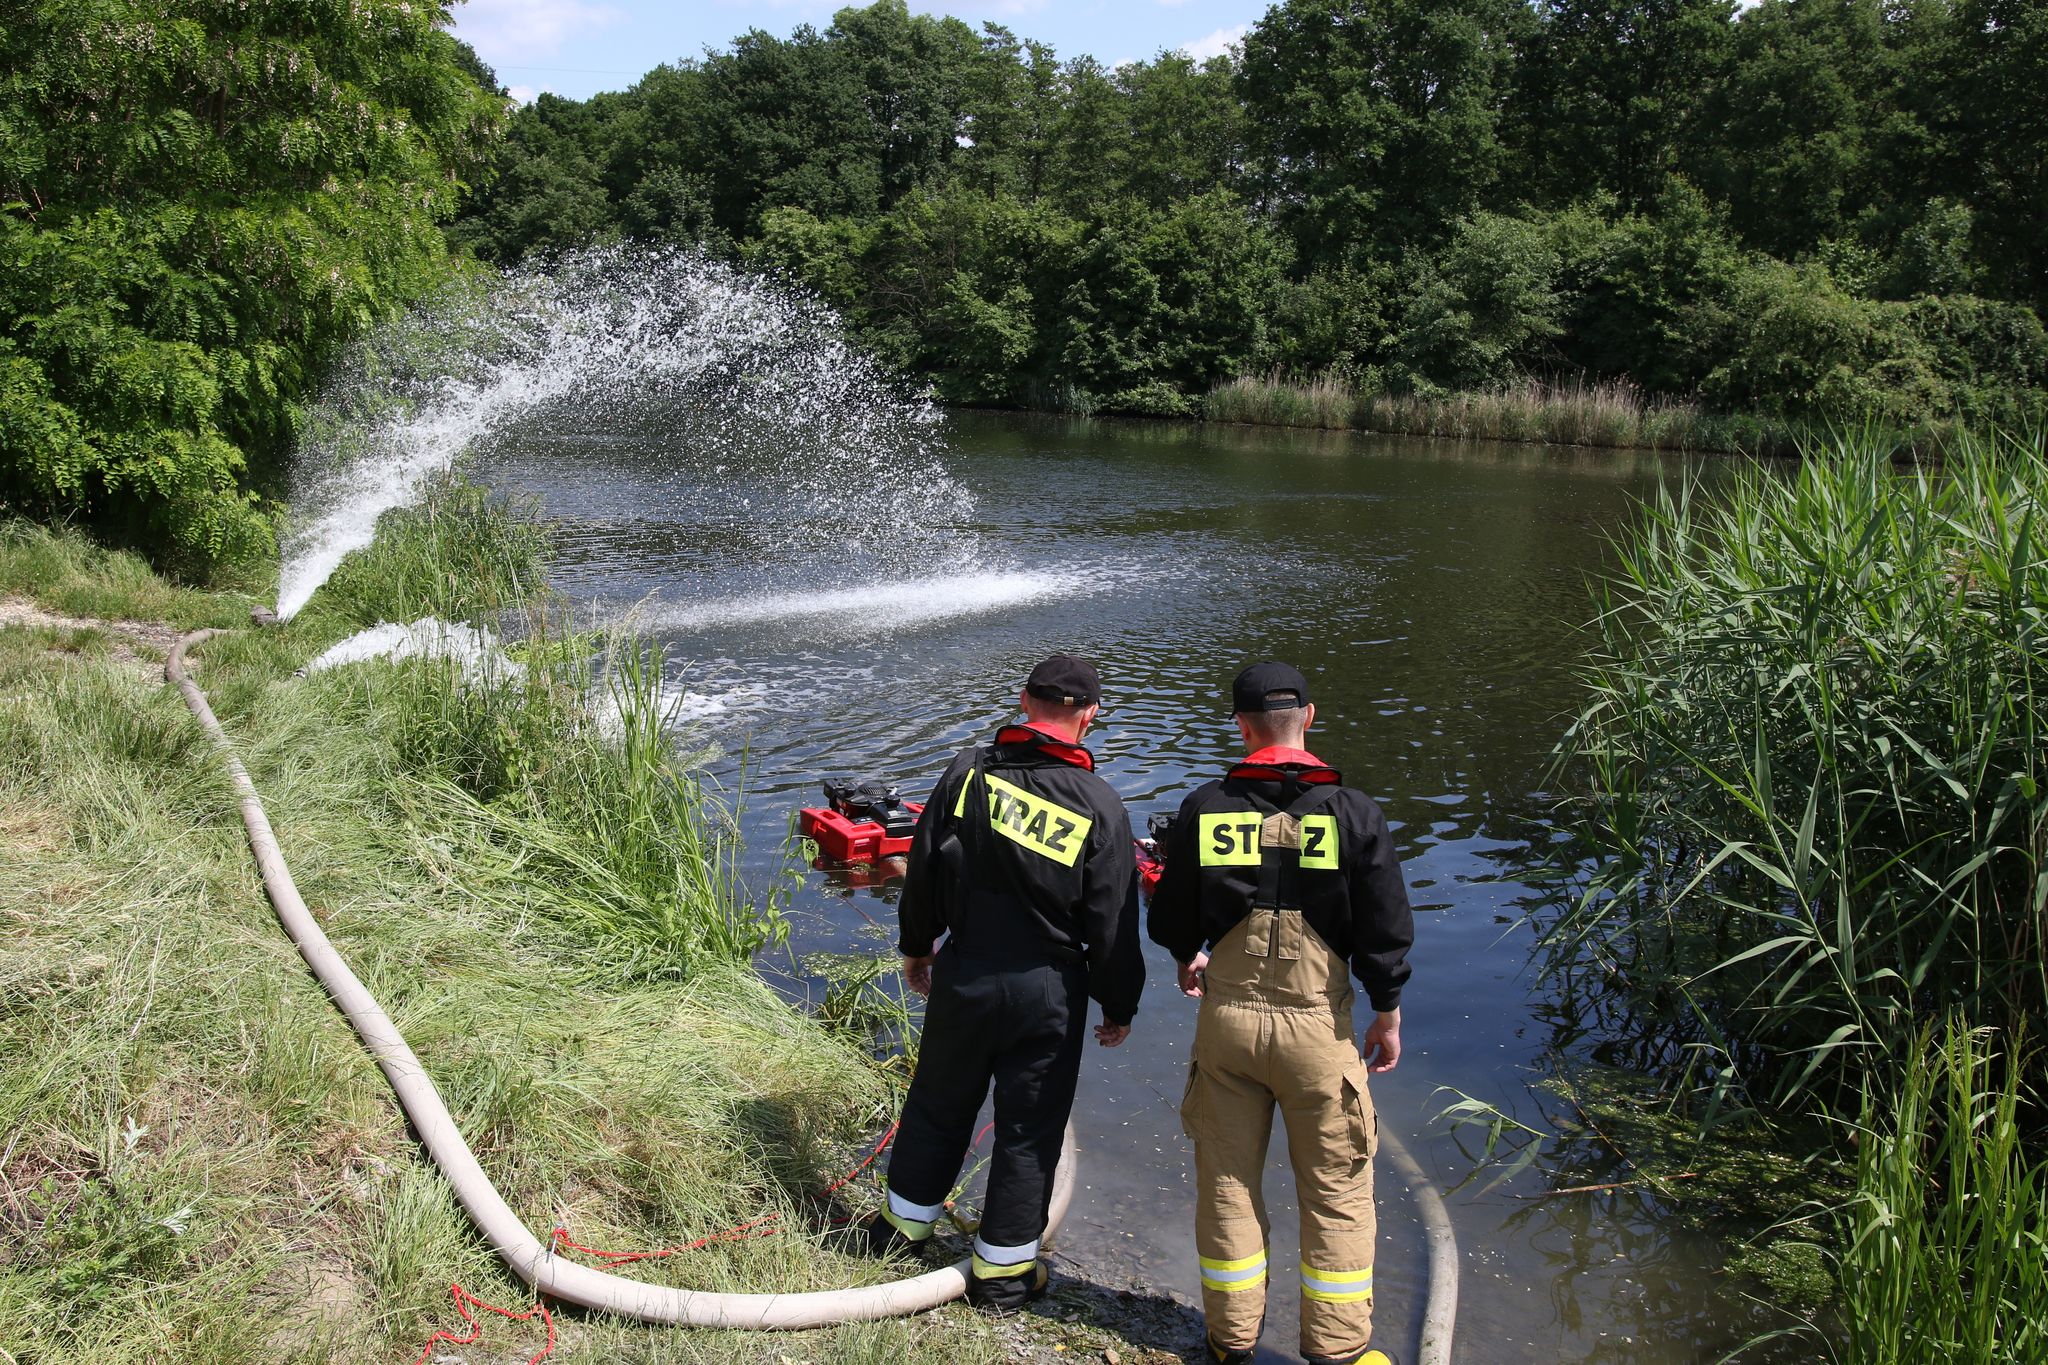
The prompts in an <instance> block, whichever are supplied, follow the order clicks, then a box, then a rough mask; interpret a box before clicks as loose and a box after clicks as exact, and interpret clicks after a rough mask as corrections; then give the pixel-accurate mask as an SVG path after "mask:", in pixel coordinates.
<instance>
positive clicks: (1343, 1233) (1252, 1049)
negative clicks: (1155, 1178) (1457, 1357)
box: [1181, 909, 1379, 1359]
mask: <svg viewBox="0 0 2048 1365" xmlns="http://www.w3.org/2000/svg"><path fill="white" fill-rule="evenodd" d="M1206 975H1207V980H1206V984H1205V986H1204V989H1203V994H1202V1012H1201V1016H1200V1019H1199V1022H1198V1023H1197V1024H1196V1026H1195V1052H1194V1059H1193V1061H1192V1062H1191V1063H1190V1065H1189V1068H1188V1084H1187V1094H1186V1097H1185V1098H1184V1099H1183V1100H1182V1101H1181V1124H1182V1127H1183V1128H1184V1129H1185V1131H1186V1132H1187V1135H1188V1137H1189V1138H1190V1139H1192V1140H1193V1142H1194V1144H1195V1180H1196V1185H1197V1191H1196V1199H1197V1203H1196V1206H1195V1247H1196V1252H1197V1254H1198V1255H1199V1256H1200V1258H1201V1271H1202V1307H1203V1310H1204V1312H1205V1313H1206V1314H1207V1315H1208V1326H1209V1335H1210V1336H1211V1337H1212V1338H1213V1339H1214V1341H1215V1342H1216V1344H1217V1345H1218V1346H1222V1347H1225V1348H1227V1349H1249V1348H1250V1347H1252V1346H1253V1345H1255V1344H1256V1343H1257V1341H1258V1337H1259V1325H1260V1323H1261V1322H1262V1321H1263V1319H1264V1318H1265V1313H1266V1276H1267V1264H1266V1240H1267V1228H1268V1223H1267V1219H1266V1199H1265V1193H1264V1191H1263V1189H1262V1188H1261V1180H1262V1177H1263V1175H1264V1171H1265V1164H1266V1147H1267V1143H1268V1142H1269V1140H1270V1139H1271V1137H1272V1131H1273V1106H1274V1105H1275V1104H1278V1105H1279V1106H1280V1112H1281V1114H1282V1115H1283V1116H1284V1118H1285V1120H1286V1124H1287V1155H1288V1159H1289V1161H1290V1162H1291V1164H1292V1165H1293V1167H1294V1184H1295V1189H1296V1192H1297V1195H1298V1197H1299V1200H1300V1205H1301V1267H1300V1270H1301V1349H1302V1352H1303V1354H1305V1355H1314V1356H1335V1357H1338V1358H1340V1359H1341V1358H1343V1357H1345V1356H1348V1355H1351V1354H1353V1353H1354V1352H1357V1351H1360V1350H1362V1349H1364V1347H1365V1345H1366V1343H1367V1342H1368V1340H1369V1339H1370V1338H1371V1336H1372V1256H1373V1235H1374V1231H1375V1220H1374V1216H1373V1203H1372V1153H1373V1149H1374V1147H1375V1146H1376V1145H1377V1141H1378V1131H1379V1122H1378V1119H1377V1118H1376V1117H1375V1116H1374V1114H1373V1109H1372V1100H1371V1099H1370V1098H1369V1097H1368V1096H1367V1094H1366V1085H1365V1076H1366V1071H1365V1063H1364V1062H1363V1061H1362V1060H1361V1059H1360V1058H1359V1054H1358V1045H1357V1043H1356V1042H1354V1041H1353V1039H1352V1033H1351V981H1350V973H1349V972H1348V970H1347V969H1346V966H1345V962H1344V959H1343V958H1341V957H1339V956H1337V954H1336V953H1334V952H1332V951H1331V950H1330V947H1329V945H1328V944H1326V943H1324V942H1323V940H1322V938H1321V936H1320V935H1318V934H1317V933H1316V932H1315V930H1313V929H1311V928H1310V927H1309V926H1308V925H1307V924H1306V923H1305V922H1304V921H1303V920H1302V917H1301V912H1300V911H1298V910H1271V909H1257V910H1254V911H1253V912H1252V913H1251V914H1250V915H1249V916H1247V917H1246V918H1245V919H1244V920H1243V921H1242V922H1240V923H1239V924H1238V925H1237V926H1236V927H1235V928H1233V929H1231V931H1230V932H1229V933H1227V934H1225V935H1224V936H1223V938H1222V939H1221V940H1220V941H1219V942H1218V943H1217V945H1216V947H1215V950H1214V951H1213V952H1212V953H1211V954H1210V957H1209V966H1208V971H1207V974H1206Z"/></svg>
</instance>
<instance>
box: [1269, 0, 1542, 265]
mask: <svg viewBox="0 0 2048 1365" xmlns="http://www.w3.org/2000/svg"><path fill="white" fill-rule="evenodd" d="M1526 13H1527V11H1526V10H1525V9H1524V8H1523V7H1522V6H1521V5H1518V4H1515V3H1513V0H1453V2H1452V3H1439V4H1421V3H1416V2H1415V0H1291V3H1288V4H1283V5H1276V6H1274V7H1273V8H1272V9H1271V10H1269V11H1268V12H1267V14H1266V16H1265V18H1264V19H1262V20H1260V22H1259V23H1258V24H1257V25H1256V26H1255V27H1254V28H1253V29H1252V31H1251V32H1250V33H1249V34H1247V35H1246V37H1245V42H1244V65H1243V74H1242V76H1241V78H1240V90H1241V92H1242V97H1243V99H1244V104H1245V116H1246V121H1247V124H1248V128H1249V133H1248V140H1249V142H1250V144H1251V146H1252V148H1253V154H1254V158H1255V161H1256V164H1257V165H1258V167H1259V170H1260V179H1261V181H1262V182H1263V184H1264V185H1265V186H1266V187H1268V193H1269V194H1270V195H1271V196H1272V197H1273V198H1274V199H1275V200H1276V201H1277V202H1279V203H1280V204H1282V205H1283V206H1285V207H1283V209H1282V211H1281V216H1282V218H1283V221H1285V222H1286V223H1287V224H1288V225H1289V227H1290V228H1291V230H1292V232H1293V234H1294V236H1295V239H1296V241H1297V243H1298V244H1299V249H1300V252H1301V256H1302V259H1303V260H1304V261H1307V262H1312V263H1315V264H1319V265H1332V264H1336V263H1339V262H1341V261H1342V260H1343V259H1344V258H1345V256H1346V255H1347V254H1348V251H1349V249H1350V247H1351V246H1352V244H1354V243H1361V242H1362V243H1364V244H1369V245H1370V246H1372V247H1374V248H1377V249H1378V250H1380V251H1382V252H1388V251H1398V250H1399V249H1400V248H1401V247H1404V246H1407V245H1409V244H1411V243H1417V242H1428V241H1433V240H1436V239H1438V238H1440V237H1441V236H1442V235H1443V232H1444V229H1445V227H1446V226H1447V225H1448V224H1449V223H1451V222H1452V221H1454V220H1456V219H1457V218H1459V217H1462V216H1463V215H1465V214H1467V213H1469V212H1471V211H1472V210H1473V209H1475V208H1478V207H1479V206H1480V203H1481V202H1482V199H1483V198H1484V197H1485V196H1487V195H1488V194H1489V193H1490V191H1491V190H1492V188H1493V185H1494V180H1495V177H1496V176H1497V175H1498V174H1499V173H1500V170H1501V146H1500V139H1499V132H1498V127H1497V124H1498V119H1499V112H1498V111H1499V107H1500V104H1501V97H1502V94H1503V92H1504V90H1505V88H1506V86H1507V83H1508V80H1509V75H1510V71H1511V63H1512V60H1513V53H1512V49H1511V42H1512V39H1513V35H1514V31H1515V29H1516V26H1517V25H1518V24H1519V23H1521V22H1523V21H1524V18H1525V16H1526Z"/></svg>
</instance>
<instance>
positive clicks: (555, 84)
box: [454, 0, 1270, 99]
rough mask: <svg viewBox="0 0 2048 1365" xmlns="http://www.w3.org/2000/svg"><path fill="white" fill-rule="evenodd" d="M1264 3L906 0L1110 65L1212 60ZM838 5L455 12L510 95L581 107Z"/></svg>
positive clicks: (684, 4)
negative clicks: (657, 71)
mask: <svg viewBox="0 0 2048 1365" xmlns="http://www.w3.org/2000/svg"><path fill="white" fill-rule="evenodd" d="M1269 3H1270V0H910V8H911V9H913V10H917V11H920V12H923V13H927V14H950V15H953V16H954V17H956V18H959V19H963V20H965V21H966V22H967V23H969V24H971V25H973V26H974V27H975V28H976V29H979V28H980V27H981V25H982V24H983V23H984V22H985V21H993V22H995V23H998V24H1002V25H1003V26H1004V27H1006V28H1008V29H1009V30H1010V31H1011V32H1013V33H1015V34H1016V35H1017V36H1018V37H1020V38H1036V39H1038V40H1039V41H1040V42H1046V43H1050V44H1052V45H1053V47H1054V48H1056V49H1057V50H1058V51H1059V54H1060V55H1061V56H1062V57H1078V56H1080V55H1082V54H1083V53H1088V54H1092V55H1093V56H1095V57H1097V58H1100V59H1101V60H1102V61H1104V62H1109V63H1115V62H1121V61H1131V60H1136V59H1139V58H1147V57H1150V56H1152V55H1153V54H1154V53H1156V52H1158V51H1159V50H1160V49H1161V48H1170V47H1180V48H1186V49H1187V50H1188V51H1190V52H1192V53H1194V54H1195V55H1196V56H1199V57H1206V56H1209V55H1211V54H1212V53H1215V52H1219V51H1221V50H1222V49H1223V47H1224V46H1226V45H1227V44H1229V43H1230V42H1232V41H1233V40H1234V39H1236V38H1238V37H1240V36H1242V35H1243V33H1244V30H1245V29H1246V28H1247V27H1249V26H1250V25H1251V24H1252V23H1253V22H1255V21H1256V20H1257V19H1258V18H1259V16H1261V15H1263V14H1264V13H1265V12H1266V9H1267V6H1268V4H1269ZM843 7H844V2H843V0H840V2H839V3H835V2H834V0H681V2H680V3H663V2H662V0H467V3H465V4H457V5H455V6H454V14H455V32H456V35H457V36H458V37H460V38H462V39H463V40H464V41H465V42H467V43H469V44H470V45H471V46H472V47H474V48H476V50H477V52H478V53H479V54H480V55H481V56H482V57H483V59H484V60H485V61H487V62H489V63H490V64H491V65H492V66H493V67H495V68H496V69H497V72H498V79H499V80H501V81H503V82H504V83H505V84H506V85H507V86H509V87H511V88H512V91H513V93H514V94H515V95H517V96H519V97H520V98H522V99H531V98H532V97H533V95H534V94H535V93H537V92H539V91H542V90H552V91H554V92H555V93H556V94H558V95H567V96H570V97H572V98H576V99H582V98H585V97H587V96H589V95H592V94H595V93H596V92H597V91H599V90H622V89H624V88H625V87H626V86H629V85H631V84H632V83H633V82H634V81H635V80H637V79H639V77H640V76H641V74H642V73H644V72H646V71H648V70H649V69H651V68H653V67H655V66H659V65H660V64H661V63H663V62H673V61H676V60H678V59H680V58H683V57H694V56H697V55H699V54H700V53H701V52H702V51H703V50H704V48H705V47H706V46H707V45H708V46H712V47H723V46H725V44H726V43H728V42H730V41H731V40H732V38H733V37H734V36H735V35H737V34H740V33H744V32H745V31H746V30H748V29H750V28H761V29H766V30H768V31H769V32H770V33H776V34H783V35H787V34H788V33H789V31H790V30H791V29H793V28H795V27H796V26H797V25H798V24H815V25H817V26H818V27H819V28H823V27H824V26H825V25H827V24H829V23H830V22H831V21H832V13H833V11H834V10H837V9H841V8H843Z"/></svg>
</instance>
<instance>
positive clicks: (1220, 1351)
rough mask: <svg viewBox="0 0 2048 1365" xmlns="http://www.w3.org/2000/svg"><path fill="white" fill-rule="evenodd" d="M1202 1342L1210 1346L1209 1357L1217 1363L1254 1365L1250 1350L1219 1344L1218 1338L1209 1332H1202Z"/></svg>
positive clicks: (1220, 1364) (1223, 1364)
mask: <svg viewBox="0 0 2048 1365" xmlns="http://www.w3.org/2000/svg"><path fill="white" fill-rule="evenodd" d="M1202 1344H1203V1345H1204V1346H1207V1347H1208V1348H1209V1355H1208V1359H1210V1360H1213V1361H1215V1362H1216V1365H1252V1353H1251V1352H1250V1351H1239V1350H1233V1349H1232V1348H1231V1347H1228V1346H1218V1345H1217V1344H1216V1338H1214V1337H1212V1336H1210V1335H1209V1334H1208V1333H1207V1332H1204V1333H1203V1334H1202Z"/></svg>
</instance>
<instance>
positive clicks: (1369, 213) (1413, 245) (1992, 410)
mask: <svg viewBox="0 0 2048 1365" xmlns="http://www.w3.org/2000/svg"><path fill="white" fill-rule="evenodd" d="M492 170H493V174H494V177H495V178H494V179H493V180H492V181H491V183H490V184H489V186H488V187H487V188H486V189H485V190H484V191H483V192H482V193H481V194H480V195H478V196H477V197H475V198H474V199H473V200H472V201H471V202H470V203H469V204H468V206H467V207H466V208H465V209H464V211H463V213H462V215H461V217H460V218H459V219H458V221H457V222H456V223H455V224H454V225H453V227H452V229H451V232H452V235H453V237H454V238H455V240H456V241H458V242H459V243H461V244H462V245H464V246H465V247H466V248H468V249H469V250H471V251H473V252H475V253H476V254H477V255H479V256H481V257H483V258H484V259H487V260H491V261H500V262H508V261H511V260H514V259H517V258H520V257H524V256H528V255H532V254H534V253H545V252H549V251H555V250H560V249H564V248H568V247H572V246H574V245H576V244H579V243H582V242H585V241H589V240H593V239H606V238H633V239H652V240H660V241H683V242H690V243H697V244H701V245H703V246H704V247H705V248H707V249H708V250H711V251H713V252H716V253H719V254H721V255H726V256H730V257H734V258H738V259H740V260H743V261H746V262H748V263H751V264H753V265H755V266H758V267H761V268H765V269H770V270H775V271H779V272H783V273H785V274H787V275H788V276H790V277H792V278H794V279H796V280H799V281H801V282H802V283H803V284H804V285H806V286H808V287H809V288H811V289H813V290H815V291H816V292H817V293H819V294H820V295H822V296H824V297H825V298H826V299H828V300H829V301H831V302H832V303H834V304H835V305H837V306H838V307H839V308H840V309H841V310H842V311H843V312H844V313H845V315H846V316H847V317H848V319H849V320H850V321H851V323H852V325H853V326H854V327H855V328H856V329H857V331H858V332H859V333H860V334H861V335H862V336H863V337H864V338H865V339H866V340H867V341H868V343H869V344H871V345H873V346H874V347H876V348H877V349H879V350H880V351H882V352H883V353H884V354H885V355H886V356H887V357H888V358H889V359H891V360H892V361H894V362H896V363H897V364H899V365H901V366H903V367H905V368H907V369H908V370H910V371H912V372H914V373H918V374H922V375H928V376H929V377H930V378H931V381H932V382H933V384H934V385H935V387H936V389H937V391H938V393H939V394H940V395H941V396H942V397H944V398H946V399H948V400H951V401H956V402H967V403H991V404H1020V405H1039V406H1056V407H1078V408H1101V409H1105V410H1110V411H1129V412H1138V413H1153V414H1162V415H1169V414H1179V413H1187V412H1190V411H1193V410H1194V409H1195V404H1196V402H1197V401H1198V399H1199V397H1200V395H1201V394H1203V393H1204V392H1205V391H1207V390H1208V389H1209V388H1210V387H1211V386H1212V385H1214V384H1216V383H1218V382H1219V381H1221V380H1224V379H1226V378H1229V377H1231V376H1233V375H1239V374H1245V373H1256V374H1262V375H1263V374H1268V373H1276V372H1277V373H1279V374H1282V375H1288V376H1296V377H1305V376H1310V375H1319V374H1328V373H1336V374H1338V375H1340V376H1342V377H1344V378H1345V379H1347V380H1348V381H1350V382H1351V383H1354V384H1356V385H1358V386H1360V387H1361V388H1362V389H1365V390H1384V391H1390V392H1422V393H1429V392H1441V391H1448V390H1468V389H1483V388H1487V387H1492V386H1499V385H1503V384H1506V383H1508V382H1510V381H1511V380H1516V379H1519V378H1523V377H1528V376H1536V377H1577V378H1589V379H1601V380H1606V379H1623V378H1625V379H1627V380H1628V381H1631V382H1633V383H1634V384H1637V385H1640V386H1642V387H1643V388H1644V389H1646V390H1648V391H1649V392H1651V393H1655V394H1660V395H1674V396H1683V397H1688V398H1692V399H1696V400H1699V401H1703V402H1705V403H1707V404H1709V405H1711V406H1714V407H1717V408H1720V409H1723V410H1731V411H1735V410H1740V411H1756V412H1764V413H1770V414H1776V415H1782V416H1787V417H1793V418H1804V419H1826V420H1833V421H1854V420H1869V419H1875V420H1879V421H1883V422H1886V423H1891V424H1897V425H1909V424H1913V423H1917V422H1922V421H1929V420H1935V419H1943V418H1965V419H1972V420H1985V419H1992V420H2006V421H2013V420H2024V419H2027V418H2029V417H2038V416H2039V414H2041V413H2042V411H2043V410H2044V406H2048V336H2044V332H2043V328H2042V322H2041V318H2042V316H2043V314H2044V312H2048V232H2044V231H2043V227H2044V225H2048V6H2043V5H2042V4H2040V3H2039V0H1764V2H1763V3H1761V4H1758V5H1755V6H1753V7H1749V8H1746V9H1738V7H1737V6H1736V4H1734V3H1733V0H1536V3H1527V2H1526V0H1288V3H1283V4H1277V5H1274V6H1273V7H1272V8H1271V9H1270V10H1268V11H1267V13H1266V15H1265V16H1264V17H1263V18H1262V19H1261V20H1260V21H1259V22H1258V23H1257V24H1255V25H1253V26H1252V28H1251V29H1250V31H1249V32H1248V33H1247V35H1246V36H1245V38H1244V40H1243V44H1242V47H1241V49H1240V50H1238V51H1235V52H1232V53H1230V54H1227V55H1224V56H1219V57H1215V58H1212V59H1210V60H1207V61H1203V62H1196V61H1194V60H1192V59H1190V58H1189V57H1188V56H1186V55H1185V54H1182V53H1179V52H1172V51H1168V52H1161V53H1159V54H1158V55H1156V56H1154V57H1153V58H1151V59H1150V60H1147V61H1139V62H1131V63H1126V64H1123V65H1118V66H1114V67H1110V66H1105V65H1104V64H1103V63H1102V62H1100V61H1098V60H1097V59H1096V58H1094V57H1089V56H1078V57H1071V58H1062V57H1060V56H1059V55H1058V54H1056V53H1055V52H1054V51H1053V50H1052V49H1051V48H1049V47H1048V46H1046V45H1045V44H1043V43H1038V42H1033V41H1031V40H1029V39H1025V38H1019V37H1018V36H1017V35H1015V34H1014V33H1012V32H1011V31H1010V30H1008V29H1005V28H1003V27H1000V26H997V25H994V24H989V25H984V26H983V27H982V28H981V29H980V30H978V31H977V30H975V29H972V28H970V27H969V26H968V25H966V24H965V23H962V22H960V21H958V20H956V19H950V18H935V17H930V16H925V15H915V14H912V13H910V12H909V11H908V9H907V8H906V6H905V5H904V3H903V2H902V0H880V2H879V3H876V4H873V5H870V6H868V7H866V8H849V9H844V10H841V11H840V12H839V13H838V14H837V15H836V16H835V18H834V19H833V21H832V23H831V24H830V25H829V26H828V27H826V28H824V29H822V30H819V29H815V28H811V27H803V28H798V29H797V30H796V31H795V32H794V33H792V34H791V36H789V37H788V38H778V37H776V36H774V35H771V34H768V33H765V32H761V31H758V30H756V31H752V32H749V33H746V34H743V35H741V36H740V37H738V38H736V39H735V40H733V42H732V43H731V44H730V45H729V46H727V47H726V48H724V49H722V50H715V51H707V52H706V53H705V54H703V56H701V57H700V58H696V59H692V60H686V61H680V62H677V63H675V64H672V65H667V66H662V67H659V68H657V69H656V70H654V71H653V72H651V73H649V74H648V76H647V77H645V78H644V79H643V80H641V81H640V82H639V83H638V84H636V85H635V86H633V87H632V88H631V89H629V90H626V91H623V92H618V93H611V94H601V95H598V96H595V97H594V98H592V99H590V100H587V101H574V100H566V99H560V98H557V97H555V96H552V95H542V96H541V97H539V99H537V100H536V101H534V102H533V103H532V104H531V105H529V106H527V107H525V108H523V109H521V110H519V111H518V113H517V114H516V115H515V116H514V118H513V120H512V123H511V127H510V130H509V134H508V136H507V137H506V139H505V140H504V142H503V143H502V144H501V145H500V146H499V147H498V149H497V151H496V153H495V158H494V162H493V167H492Z"/></svg>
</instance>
